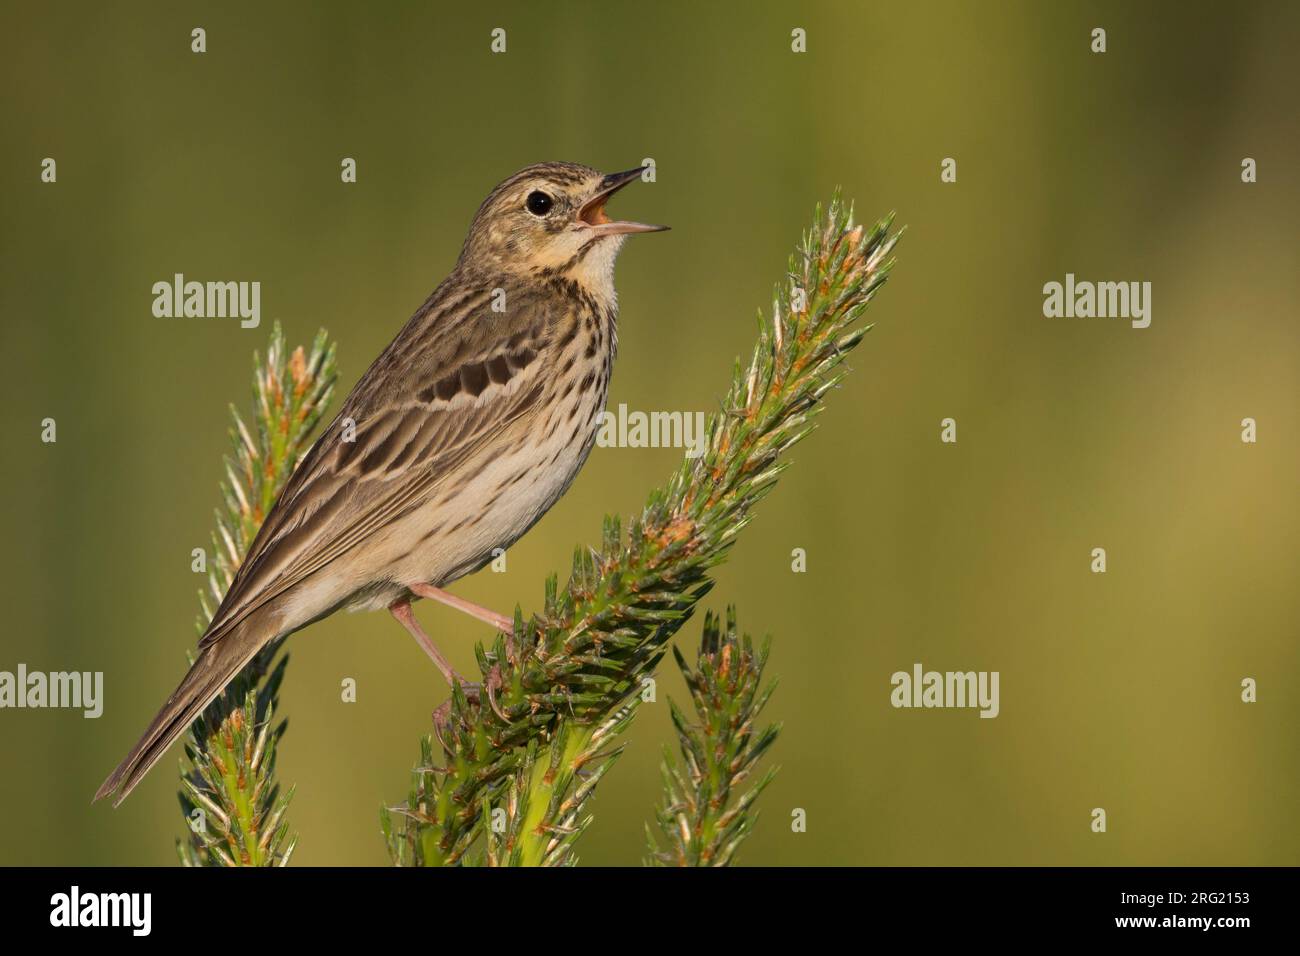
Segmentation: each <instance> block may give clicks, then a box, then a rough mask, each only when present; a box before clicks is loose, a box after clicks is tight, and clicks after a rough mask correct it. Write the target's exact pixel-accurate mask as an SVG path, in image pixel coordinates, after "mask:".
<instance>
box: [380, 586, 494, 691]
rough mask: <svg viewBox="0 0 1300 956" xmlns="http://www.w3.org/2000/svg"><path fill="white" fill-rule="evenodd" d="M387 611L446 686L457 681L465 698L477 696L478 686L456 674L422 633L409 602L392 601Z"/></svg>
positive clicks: (449, 662)
mask: <svg viewBox="0 0 1300 956" xmlns="http://www.w3.org/2000/svg"><path fill="white" fill-rule="evenodd" d="M388 611H389V613H390V614H392V615H393V617H395V618H397V621H398V623H399V624H401V625H402V627H404V628H406V630H407V632H408V633H409V634H410V635H411V636H412V637H413V638H415V643H417V644H419V645H420V647H422V648H423V649H424V653H426V654H428V655H429V657H430V658H431V659H432V660H433V663H434V666H435V667H437V668H438V670H439V671H441V672H442V676H443V677H444V678H446V680H447V683H448V684H450V685H452V686H453V687H454V686H456V682H457V681H459V682H460V684H461V686H462V687H463V688H464V689H465V693H466V695H467V696H470V697H473V696H476V695H477V692H478V684H475V683H473V682H471V681H467V680H466V679H465V678H463V677H461V676H460V675H459V674H458V673H456V669H455V668H454V667H452V666H451V661H449V660H447V658H446V657H445V656H444V655H443V653H442V651H440V650H438V645H436V644H434V643H433V639H432V638H430V637H429V635H428V634H425V633H424V628H422V627H420V622H419V621H417V620H416V619H415V612H414V611H412V610H411V602H410V601H407V600H401V601H394V602H393V603H392V604H390V605H389V606H388Z"/></svg>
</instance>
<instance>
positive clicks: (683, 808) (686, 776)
mask: <svg viewBox="0 0 1300 956" xmlns="http://www.w3.org/2000/svg"><path fill="white" fill-rule="evenodd" d="M770 646H771V641H770V640H768V641H764V643H763V647H762V649H761V650H759V651H758V652H757V653H756V652H755V651H754V645H753V642H752V641H751V640H750V639H749V635H748V634H746V635H745V636H744V637H743V638H742V637H740V636H739V635H738V634H737V633H736V614H735V609H734V608H728V609H727V625H726V630H725V631H724V630H723V629H722V627H721V624H720V622H719V621H718V619H717V618H715V617H714V616H713V615H712V614H707V615H705V619H704V636H703V638H702V639H701V641H700V653H699V658H698V662H697V664H696V670H695V671H692V670H691V669H690V666H689V665H688V664H687V663H686V659H685V658H684V657H682V654H681V651H679V650H678V649H677V648H676V647H674V648H673V655H674V656H675V657H676V658H677V666H678V667H679V668H681V671H682V675H683V676H684V677H685V678H686V686H687V688H688V689H689V691H690V694H691V703H692V704H694V707H695V716H696V719H697V720H698V721H699V722H698V723H696V724H692V723H691V722H690V721H689V720H688V719H687V718H686V715H685V714H683V713H682V712H681V710H679V709H678V707H677V705H676V704H675V703H672V702H669V707H670V708H671V711H672V718H673V726H674V727H675V728H676V729H677V739H678V742H679V743H680V745H681V751H682V758H683V762H684V767H685V769H684V772H683V771H682V770H679V769H678V768H677V766H676V765H675V764H674V762H673V760H672V758H671V756H669V755H668V753H667V752H665V754H664V763H663V768H662V774H663V778H664V799H663V802H662V803H661V804H660V806H659V809H658V812H657V813H656V815H655V816H656V822H657V824H658V827H659V830H660V832H661V833H662V835H663V837H664V839H665V841H666V843H667V849H666V850H660V849H659V846H658V844H657V842H656V840H655V836H654V833H653V832H652V831H651V830H650V828H649V827H647V828H646V837H647V840H648V842H649V844H650V858H649V860H648V861H647V862H649V863H651V864H653V865H658V866H727V865H729V864H730V863H731V862H732V860H733V859H734V857H735V853H736V848H737V847H738V846H739V845H740V843H741V842H742V841H743V840H744V839H745V837H747V836H748V835H749V833H750V831H751V830H752V829H753V825H754V821H755V820H756V819H757V813H755V812H752V811H751V807H752V806H753V803H754V801H755V800H757V799H758V795H759V794H760V793H762V792H763V789H764V788H765V787H766V786H767V785H768V784H769V783H771V782H772V778H773V777H775V776H776V770H775V769H772V770H769V771H768V772H767V773H766V774H764V775H763V777H762V778H761V779H760V780H759V781H758V782H757V783H756V784H754V786H753V787H751V788H750V789H749V790H748V791H746V792H744V793H741V792H740V790H741V787H742V786H743V785H744V783H745V782H746V781H747V780H748V778H749V777H750V776H751V775H752V773H753V770H754V767H755V765H756V764H757V763H758V761H759V760H760V759H762V757H763V754H764V753H766V752H767V750H768V748H769V747H771V746H772V743H773V742H774V741H775V740H776V737H777V734H778V733H780V730H781V728H780V726H779V725H776V724H773V725H770V726H768V727H766V728H764V729H763V730H762V731H760V732H758V733H755V732H754V722H755V720H757V718H758V715H759V713H760V712H761V711H762V709H763V707H764V706H765V705H766V704H767V700H768V698H769V697H770V696H771V695H772V691H773V690H775V688H776V685H775V684H774V683H773V684H769V685H767V687H763V686H762V682H763V668H764V666H765V665H766V664H767V655H768V651H769V649H770Z"/></svg>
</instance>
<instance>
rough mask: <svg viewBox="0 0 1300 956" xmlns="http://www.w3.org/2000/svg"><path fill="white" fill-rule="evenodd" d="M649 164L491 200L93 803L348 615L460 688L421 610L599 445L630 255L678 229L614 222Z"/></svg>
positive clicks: (513, 188) (449, 599) (297, 478)
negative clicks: (356, 612)
mask: <svg viewBox="0 0 1300 956" xmlns="http://www.w3.org/2000/svg"><path fill="white" fill-rule="evenodd" d="M643 172H644V170H643V169H642V168H638V169H631V170H628V171H627V172H622V173H613V174H611V175H603V174H601V173H599V172H597V171H596V170H594V169H591V168H589V167H587V166H581V165H577V164H573V163H542V164H539V165H535V166H529V167H527V168H525V169H522V170H520V171H519V172H518V173H516V174H515V175H513V176H511V177H510V178H509V179H507V180H506V181H505V182H503V183H501V184H500V185H499V186H497V187H496V188H495V189H494V190H492V192H491V194H490V195H489V196H488V197H487V199H486V200H484V202H483V204H482V205H481V206H480V207H479V209H478V213H477V214H476V215H475V217H474V221H473V223H472V224H471V225H470V230H469V235H468V237H467V238H466V239H465V245H464V247H463V248H462V250H461V253H460V258H459V259H458V260H457V262H456V265H455V268H453V269H452V271H451V274H450V275H448V276H447V278H445V279H444V280H443V281H442V282H441V283H439V285H438V287H437V288H436V289H434V290H433V293H432V294H431V295H430V296H429V297H428V299H426V300H425V302H424V304H423V305H421V306H420V308H419V309H417V310H416V312H415V314H414V315H413V316H412V317H411V319H410V321H408V322H407V323H406V325H405V326H404V327H403V328H402V330H401V331H400V332H398V333H397V337H396V338H394V339H393V341H392V342H391V343H389V345H388V347H387V348H386V349H384V351H383V352H382V353H381V354H380V356H379V357H378V358H377V359H375V361H374V362H373V363H372V364H371V366H370V368H369V369H367V370H366V373H365V374H364V375H363V376H362V377H361V380H360V381H359V382H357V384H356V386H355V387H354V388H353V389H352V391H351V393H349V395H348V397H347V399H346V400H344V402H343V405H342V407H341V409H340V410H339V414H338V417H337V418H335V419H334V421H333V423H331V425H330V426H329V427H328V428H326V429H325V430H324V431H323V432H322V434H321V437H320V438H319V439H318V440H317V441H316V443H315V444H314V445H313V446H312V447H311V449H310V450H309V451H308V452H307V454H306V455H305V456H304V457H303V460H302V461H301V462H300V463H299V465H298V467H297V468H296V469H295V470H294V472H293V475H292V476H291V477H290V479H289V481H288V482H287V484H286V485H285V487H284V490H283V492H281V494H280V498H279V500H278V501H277V502H276V503H275V506H274V507H273V508H272V509H271V511H270V512H269V513H268V514H267V516H266V520H265V522H264V523H263V524H262V527H261V529H260V530H259V531H258V533H257V536H256V537H255V539H254V540H253V543H252V545H251V546H250V547H249V550H248V554H247V555H245V557H244V561H243V563H242V564H241V565H240V567H239V570H238V572H237V573H236V574H235V577H234V580H233V582H232V583H231V585H230V589H229V590H228V591H227V592H226V595H225V597H224V599H223V600H222V602H221V604H220V606H219V607H218V608H217V612H216V614H215V615H214V616H213V618H212V623H211V624H210V625H209V627H208V630H207V632H206V633H205V634H204V636H203V638H202V639H201V641H200V642H199V655H198V658H197V659H196V660H195V662H194V666H193V667H191V668H190V670H189V672H188V673H187V674H186V675H185V678H184V680H182V681H181V683H180V686H179V687H178V688H176V691H175V693H173V694H172V695H171V697H169V698H167V702H166V703H164V704H163V706H162V709H161V710H159V712H158V715H157V716H156V717H154V719H153V722H152V723H150V724H149V727H148V729H147V730H145V732H144V736H143V737H141V738H140V741H139V743H137V744H136V745H135V747H134V748H132V750H131V752H130V753H129V754H127V756H126V759H125V760H123V761H122V763H121V764H119V765H118V767H117V769H116V770H114V771H113V772H112V773H111V774H110V775H109V777H108V779H107V780H105V781H104V783H103V785H102V786H101V787H100V788H99V791H98V792H97V793H96V794H95V799H96V800H98V799H100V798H101V797H105V796H107V795H109V794H115V795H116V796H115V799H114V805H115V806H116V805H117V804H120V803H121V802H122V801H123V800H124V799H126V797H127V795H128V794H130V792H131V791H132V790H133V789H134V788H135V786H136V785H137V784H138V783H139V782H140V780H141V779H142V778H143V777H144V775H145V774H146V773H148V772H149V769H150V768H151V767H152V766H153V765H154V764H155V763H156V762H157V761H158V759H159V758H160V757H161V756H162V755H163V753H164V752H165V751H166V750H167V748H168V747H170V746H171V744H172V742H173V741H174V740H175V739H176V738H177V737H179V736H180V735H181V734H182V733H183V732H184V731H185V729H186V727H188V726H189V725H190V723H191V722H192V721H193V720H194V719H195V718H196V717H197V716H198V715H199V714H200V713H201V712H202V711H203V709H204V708H205V707H207V705H208V704H209V703H211V701H212V700H213V698H215V697H216V696H217V695H218V694H219V693H221V691H222V689H223V688H224V687H225V686H226V684H228V683H229V682H230V681H231V679H233V678H234V677H235V675H236V674H238V673H239V671H240V670H241V669H242V668H243V667H244V666H245V665H246V664H247V663H248V662H249V661H250V660H251V659H252V658H253V656H254V655H255V654H256V653H257V652H258V651H259V650H261V649H262V648H263V647H265V646H266V645H267V644H268V643H269V642H271V641H275V640H278V639H279V638H280V637H282V636H284V635H286V634H289V633H291V632H293V631H296V630H298V629H300V628H302V627H305V626H306V625H308V624H310V623H312V622H314V621H317V620H319V619H320V618H322V617H325V616H326V615H329V614H332V613H333V612H335V611H337V610H339V609H340V608H349V609H366V610H376V609H381V608H382V609H387V610H388V611H389V612H390V613H392V615H393V617H395V618H396V619H397V620H398V621H399V622H401V624H402V626H403V627H405V628H406V630H407V631H409V632H410V633H411V635H412V636H413V637H414V638H415V640H416V641H417V642H418V643H419V644H420V646H421V647H422V648H423V649H424V650H425V652H426V653H428V655H429V656H430V657H431V658H432V659H433V662H434V664H435V665H437V667H438V669H439V670H440V671H441V672H442V674H443V676H444V677H445V678H446V679H447V680H448V681H449V682H450V681H452V680H453V679H459V675H457V674H456V673H455V672H454V671H453V670H452V668H451V665H450V664H449V663H448V661H447V659H446V658H445V657H444V656H443V655H442V653H441V652H440V651H439V650H438V648H437V647H436V646H435V645H434V643H433V641H432V640H430V639H429V637H428V635H427V634H425V632H424V631H423V630H422V629H421V628H420V625H419V623H418V622H417V621H416V619H415V616H414V614H413V613H412V611H411V602H412V601H414V600H417V599H419V598H429V599H431V600H435V601H440V602H442V603H444V604H448V605H450V606H452V607H455V608H457V609H459V610H462V611H465V612H467V613H469V614H471V615H473V616H474V617H476V618H478V619H480V620H482V621H485V622H487V623H489V624H491V625H492V626H493V627H496V628H498V629H501V630H505V631H509V630H511V628H512V626H513V625H512V620H511V619H510V618H507V617H505V616H503V615H500V614H496V613H494V612H492V611H490V610H488V609H486V608H482V607H479V606H477V605H475V604H472V603H470V602H469V601H466V600H464V599H462V598H458V597H455V596H454V595H451V594H449V593H447V592H446V591H444V590H442V588H443V587H444V586H445V585H447V584H449V583H451V582H452V581H455V580H456V579H458V578H461V577H464V576H465V575H467V574H470V573H472V572H474V571H477V570H478V569H479V568H481V567H483V565H485V564H487V563H488V561H490V560H491V559H492V556H493V551H494V549H497V548H507V547H509V546H510V545H511V544H513V543H514V542H515V541H517V540H518V539H519V538H520V537H521V536H522V535H523V534H524V533H525V532H526V531H527V530H528V529H529V528H531V527H532V526H533V524H534V523H535V522H536V521H537V520H538V519H539V518H541V516H542V515H543V514H545V513H546V511H547V509H549V508H550V507H551V505H553V504H555V502H556V501H557V500H558V499H559V497H560V496H561V495H562V494H564V492H565V490H566V489H567V488H568V487H569V484H570V483H571V482H572V481H573V478H574V476H575V475H576V474H577V473H578V469H579V468H581V467H582V464H583V462H584V461H586V459H587V455H588V453H589V452H590V451H591V446H592V444H593V443H594V442H595V438H596V431H597V424H598V418H599V415H600V412H601V411H602V410H603V409H604V407H605V396H606V392H607V391H608V387H609V377H610V370H611V367H612V365H613V362H614V353H615V350H616V348H617V330H616V326H615V321H616V317H617V312H618V300H617V295H616V293H615V291H614V260H615V258H616V256H617V255H618V252H619V249H620V248H621V247H622V245H623V242H624V241H625V240H626V238H627V236H628V235H630V234H633V233H640V232H658V231H661V230H663V229H666V228H667V227H666V226H653V225H648V224H645V223H639V222H620V221H614V220H611V219H610V218H609V216H607V215H606V213H605V204H606V202H607V201H608V200H609V198H610V196H612V195H613V194H614V193H616V192H617V191H618V190H620V189H622V188H623V187H624V186H625V185H627V184H628V183H630V182H632V181H633V180H635V179H638V178H640V177H641V176H642V174H643Z"/></svg>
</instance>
